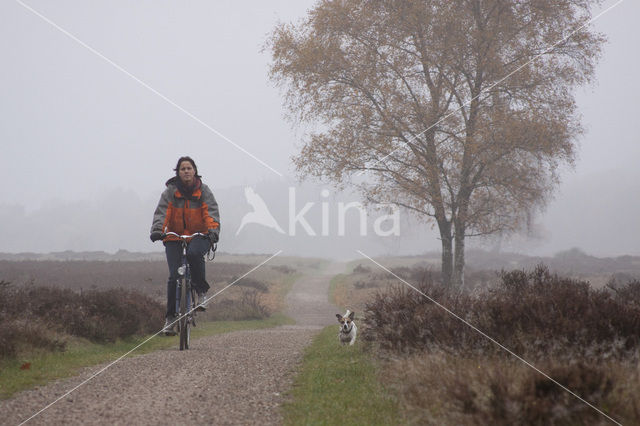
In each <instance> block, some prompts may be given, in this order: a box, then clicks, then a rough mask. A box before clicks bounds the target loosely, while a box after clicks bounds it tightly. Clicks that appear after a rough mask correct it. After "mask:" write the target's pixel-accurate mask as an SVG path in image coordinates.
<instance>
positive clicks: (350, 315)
mask: <svg viewBox="0 0 640 426" xmlns="http://www.w3.org/2000/svg"><path fill="white" fill-rule="evenodd" d="M355 316H356V313H355V312H351V313H350V314H349V318H350V319H351V321H353V318H354V317H355Z"/></svg>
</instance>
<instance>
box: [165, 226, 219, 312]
mask: <svg viewBox="0 0 640 426" xmlns="http://www.w3.org/2000/svg"><path fill="white" fill-rule="evenodd" d="M209 246H210V243H209V239H208V238H204V237H194V238H193V239H192V240H191V241H190V242H189V245H188V246H187V262H189V267H190V269H191V285H192V286H193V288H194V289H195V290H196V292H198V293H206V292H207V290H209V284H208V283H207V281H206V280H205V268H204V255H205V254H206V253H207V251H209ZM164 247H165V249H164V251H165V253H166V255H167V265H168V266H169V281H168V282H167V317H171V316H173V315H175V314H176V283H177V281H178V279H179V278H180V275H178V268H179V267H180V265H182V243H181V242H180V241H167V242H166V243H164Z"/></svg>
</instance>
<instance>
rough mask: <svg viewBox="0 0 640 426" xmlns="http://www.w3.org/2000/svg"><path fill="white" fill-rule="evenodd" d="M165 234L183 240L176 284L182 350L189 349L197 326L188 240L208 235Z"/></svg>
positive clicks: (198, 233)
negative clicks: (192, 331)
mask: <svg viewBox="0 0 640 426" xmlns="http://www.w3.org/2000/svg"><path fill="white" fill-rule="evenodd" d="M165 235H174V236H176V237H178V238H180V241H181V242H182V258H181V260H182V264H181V265H180V267H178V275H179V276H180V278H178V282H177V285H176V312H177V313H178V314H179V317H178V329H179V331H180V350H184V349H189V345H190V340H191V339H190V338H191V326H192V325H193V326H195V325H196V323H195V313H196V309H195V308H196V304H195V300H196V299H195V290H194V289H193V287H192V286H191V267H190V266H189V262H188V261H187V245H188V242H187V240H188V239H190V238H193V237H196V236H203V237H206V236H207V235H206V234H202V233H200V232H197V233H195V234H193V235H179V234H176V233H175V232H166V233H165Z"/></svg>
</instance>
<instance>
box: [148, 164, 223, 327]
mask: <svg viewBox="0 0 640 426" xmlns="http://www.w3.org/2000/svg"><path fill="white" fill-rule="evenodd" d="M174 171H175V172H176V175H175V176H174V177H172V178H171V179H169V180H168V181H167V182H166V186H167V189H165V191H164V192H163V193H162V195H161V196H160V201H159V202H158V207H156V211H155V213H154V214H153V224H152V225H151V236H150V237H151V241H154V242H155V241H158V240H160V239H162V237H163V235H164V233H166V232H175V233H177V234H180V235H185V234H188V235H191V234H195V233H196V232H201V233H203V234H207V235H208V238H207V237H194V238H192V239H191V241H189V245H188V247H187V260H188V262H189V266H190V268H191V281H192V285H193V288H194V289H195V290H196V293H197V294H198V305H199V306H200V307H201V308H202V309H204V304H205V294H206V293H207V291H208V290H209V284H208V283H207V281H206V280H205V265H204V255H205V254H206V253H207V252H208V251H209V249H210V248H211V246H212V245H213V244H215V243H217V242H218V236H219V234H220V215H219V212H218V203H217V202H216V199H215V198H214V196H213V193H212V192H211V190H210V189H209V187H208V186H207V185H205V184H203V183H202V180H201V176H200V175H198V168H197V167H196V163H195V162H194V161H193V160H192V159H191V158H190V157H180V159H179V160H178V164H177V165H176V168H175V169H174ZM163 242H164V246H165V253H166V255H167V264H168V265H169V281H168V282H167V314H166V321H165V325H164V328H165V330H164V331H165V332H167V333H170V332H172V331H173V326H171V323H172V322H174V317H175V315H176V282H177V280H178V278H179V275H178V268H179V267H180V264H181V256H182V244H181V242H180V240H179V238H177V237H175V236H172V235H169V236H165V238H164V240H163Z"/></svg>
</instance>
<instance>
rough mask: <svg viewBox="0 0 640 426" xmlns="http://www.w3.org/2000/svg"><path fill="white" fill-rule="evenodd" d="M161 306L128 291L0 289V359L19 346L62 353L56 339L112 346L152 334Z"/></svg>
mask: <svg viewBox="0 0 640 426" xmlns="http://www.w3.org/2000/svg"><path fill="white" fill-rule="evenodd" d="M163 317H164V307H163V306H162V304H160V303H158V302H156V301H154V300H152V299H150V298H149V297H147V296H145V295H142V294H139V293H136V292H133V291H129V290H116V289H112V290H105V291H97V290H94V291H88V292H84V293H82V294H79V293H76V292H74V291H72V290H69V289H60V288H50V287H35V286H27V287H19V288H18V287H13V286H10V285H8V284H6V283H5V285H2V286H0V324H1V325H0V343H1V345H0V347H2V350H1V351H0V352H1V353H0V356H3V357H7V356H15V354H16V352H17V351H18V350H19V349H20V348H21V347H23V346H24V347H32V348H45V349H63V348H64V343H63V341H62V340H61V337H60V336H61V335H72V336H77V337H82V338H86V339H88V340H91V341H93V342H99V343H102V342H113V341H115V340H116V339H120V338H126V337H129V336H132V335H138V334H147V333H151V332H155V331H158V327H159V324H162V321H163Z"/></svg>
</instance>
